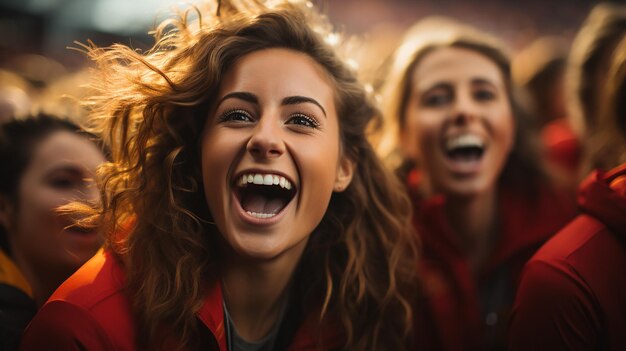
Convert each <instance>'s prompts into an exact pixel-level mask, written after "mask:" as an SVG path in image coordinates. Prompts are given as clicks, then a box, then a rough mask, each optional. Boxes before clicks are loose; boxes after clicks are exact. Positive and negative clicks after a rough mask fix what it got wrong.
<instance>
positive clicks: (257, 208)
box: [241, 194, 285, 214]
mask: <svg viewBox="0 0 626 351" xmlns="http://www.w3.org/2000/svg"><path fill="white" fill-rule="evenodd" d="M241 207H243V209H244V210H246V211H250V212H254V213H268V214H276V213H278V212H280V210H282V209H283V207H285V200H283V199H281V198H279V197H273V198H270V197H267V196H263V195H260V194H247V195H246V196H244V197H243V199H241Z"/></svg>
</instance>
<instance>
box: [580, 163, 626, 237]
mask: <svg viewBox="0 0 626 351" xmlns="http://www.w3.org/2000/svg"><path fill="white" fill-rule="evenodd" d="M578 205H579V206H580V208H581V210H582V211H583V212H585V213H587V214H589V215H592V216H593V217H595V218H597V219H598V220H600V221H601V222H603V223H604V224H605V225H606V226H607V227H608V228H609V229H611V231H612V232H614V233H616V234H618V235H620V236H622V237H623V238H626V164H623V165H621V166H619V167H617V168H615V169H613V170H611V171H609V172H603V171H601V170H596V171H594V172H592V173H591V174H590V175H589V176H588V177H587V179H585V180H584V181H583V182H582V183H581V185H580V188H579V191H578Z"/></svg>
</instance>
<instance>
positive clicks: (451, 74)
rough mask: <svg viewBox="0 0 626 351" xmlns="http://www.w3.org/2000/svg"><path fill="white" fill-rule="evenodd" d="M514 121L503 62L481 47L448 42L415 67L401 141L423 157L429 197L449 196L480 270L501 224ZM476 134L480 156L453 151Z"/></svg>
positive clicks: (451, 212)
mask: <svg viewBox="0 0 626 351" xmlns="http://www.w3.org/2000/svg"><path fill="white" fill-rule="evenodd" d="M514 130H515V126H514V121H513V117H512V112H511V107H510V103H509V97H508V95H507V92H506V87H505V83H504V79H503V77H502V74H501V72H500V70H499V69H498V67H497V65H496V64H495V63H494V62H493V61H491V60H490V59H489V58H487V57H486V56H483V55H481V54H480V53H477V52H475V51H472V50H469V49H464V48H454V47H446V48H440V49H436V50H434V51H432V52H430V53H428V54H426V55H425V56H424V57H423V58H422V60H421V61H420V62H419V63H418V65H417V66H416V67H415V68H414V70H413V72H412V73H411V93H410V95H409V101H408V103H407V108H406V123H405V125H404V126H403V129H402V134H401V146H402V149H403V151H404V153H405V155H407V156H408V157H410V158H413V159H416V160H420V164H422V166H423V167H422V170H423V176H424V182H423V188H422V189H421V191H422V192H423V193H424V195H425V196H426V197H428V196H431V195H434V194H444V195H446V199H447V200H446V212H447V217H448V218H449V219H450V223H451V225H452V227H453V228H454V229H455V231H456V232H457V233H459V235H460V237H459V240H460V242H461V245H462V246H463V247H464V248H465V250H466V253H467V254H468V257H469V259H470V262H471V263H472V266H473V268H474V270H478V269H479V268H480V266H481V265H482V264H483V263H484V261H485V259H486V257H487V256H488V255H489V253H490V252H491V250H492V246H493V236H494V233H495V231H496V229H497V227H498V222H497V220H498V213H497V199H498V194H497V180H498V178H499V176H500V173H501V172H502V169H503V167H504V164H505V163H506V159H507V157H508V155H509V152H510V151H511V148H512V145H513V138H514ZM461 138H465V139H466V140H467V138H470V139H471V140H473V142H474V143H477V144H479V145H482V146H483V147H484V151H483V153H482V156H481V157H480V158H478V159H471V160H469V159H459V158H454V157H451V156H450V153H449V152H448V151H449V150H450V145H453V144H454V143H455V142H460V141H459V140H461Z"/></svg>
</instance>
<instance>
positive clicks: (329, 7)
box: [0, 0, 597, 116]
mask: <svg viewBox="0 0 626 351" xmlns="http://www.w3.org/2000/svg"><path fill="white" fill-rule="evenodd" d="M194 1H195V2H197V1H198V0H190V1H187V3H190V2H191V3H193V2H194ZM316 3H317V4H318V5H320V6H321V7H322V8H323V9H324V11H325V12H326V13H328V15H329V16H330V19H331V21H332V22H333V23H334V24H335V25H336V26H337V28H339V30H340V31H342V32H344V33H346V34H357V35H358V36H359V37H360V38H362V39H363V40H362V45H361V47H362V49H363V51H362V52H360V54H359V56H360V58H359V61H360V64H361V66H362V71H363V72H365V74H368V72H369V71H371V70H374V69H375V68H376V67H378V66H379V65H380V63H381V61H384V59H385V57H387V56H388V54H389V53H391V51H393V49H394V48H395V47H396V45H397V44H398V41H399V40H400V39H401V37H402V33H403V32H404V30H405V29H406V28H408V27H409V26H410V25H411V24H412V23H414V22H415V21H416V20H419V19H420V18H423V17H426V16H430V15H446V16H449V17H453V18H457V19H460V20H462V21H464V22H466V23H469V24H473V25H475V26H477V27H478V28H481V29H484V30H486V31H489V32H492V33H494V34H497V35H498V36H499V37H501V38H504V39H505V40H506V41H507V42H508V43H509V45H510V46H511V48H512V49H513V50H514V51H520V50H522V49H523V48H524V47H526V46H527V45H529V44H530V43H531V42H532V41H533V40H534V39H536V38H538V37H541V36H545V35H551V36H558V37H561V38H563V41H564V42H565V43H567V42H568V41H570V40H571V39H572V37H573V36H574V34H575V33H576V30H577V29H578V27H579V26H580V24H581V23H582V21H583V19H584V18H585V16H586V15H587V14H588V12H589V10H590V9H591V8H592V7H593V5H595V4H596V3H597V1H592V0H552V1H550V2H549V4H548V3H547V2H545V1H540V0H527V1H520V2H514V1H507V0H480V1H463V0H419V1H412V0H386V1H383V0H340V1H339V0H333V1H331V0H327V1H317V2H316ZM177 4H180V3H177V2H176V1H172V0H133V1H127V0H0V33H2V35H0V69H1V70H2V71H1V72H0V87H1V88H0V89H1V90H2V93H1V94H0V95H1V96H3V98H2V101H3V102H2V103H1V104H0V114H1V115H8V114H10V113H12V112H13V113H16V114H17V115H21V114H24V113H25V112H26V110H27V109H29V108H32V104H33V103H37V104H42V103H45V104H48V105H51V106H48V107H46V108H44V110H50V109H54V112H55V113H56V114H61V115H66V116H67V115H70V116H71V115H74V114H75V113H76V111H74V110H73V109H74V104H73V103H72V101H68V100H67V99H68V98H67V96H72V97H80V95H81V94H82V93H83V92H80V91H79V90H78V89H77V87H78V86H80V85H81V84H80V82H81V81H82V80H84V79H86V77H85V74H83V73H81V72H82V70H81V69H82V68H84V67H85V66H87V65H88V60H87V59H86V58H85V57H84V55H82V54H81V53H80V52H77V51H76V50H72V49H71V48H78V47H79V45H78V44H76V43H77V42H78V43H83V44H85V43H87V42H88V41H89V40H90V41H92V42H93V43H95V44H96V45H98V46H101V47H102V46H108V45H110V44H112V43H122V44H126V45H130V46H131V47H134V48H137V49H140V50H142V49H147V48H149V47H150V46H151V44H152V38H151V37H150V36H149V35H148V31H149V30H150V29H152V28H153V27H154V25H155V23H158V21H159V20H160V19H162V16H163V14H165V13H168V12H169V11H170V10H171V8H172V6H177ZM65 93H69V94H68V95H67V96H66V97H65V98H64V99H65V100H63V99H61V101H60V100H59V98H58V97H59V96H62V95H63V94H65ZM63 96H65V95H63ZM41 97H44V98H45V99H43V100H42V99H41ZM50 97H52V99H51V98H50ZM34 100H36V101H37V102H34ZM41 101H45V102H41ZM39 107H40V106H39ZM68 109H69V110H71V111H66V110H68ZM11 111H12V112H11Z"/></svg>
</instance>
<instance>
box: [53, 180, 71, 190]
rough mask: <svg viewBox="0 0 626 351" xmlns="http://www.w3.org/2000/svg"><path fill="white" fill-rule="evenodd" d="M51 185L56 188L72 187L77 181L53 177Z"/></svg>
mask: <svg viewBox="0 0 626 351" xmlns="http://www.w3.org/2000/svg"><path fill="white" fill-rule="evenodd" d="M50 185H51V186H52V187H53V188H55V189H71V188H73V187H74V186H75V185H76V181H75V180H74V179H71V178H53V179H51V180H50Z"/></svg>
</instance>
